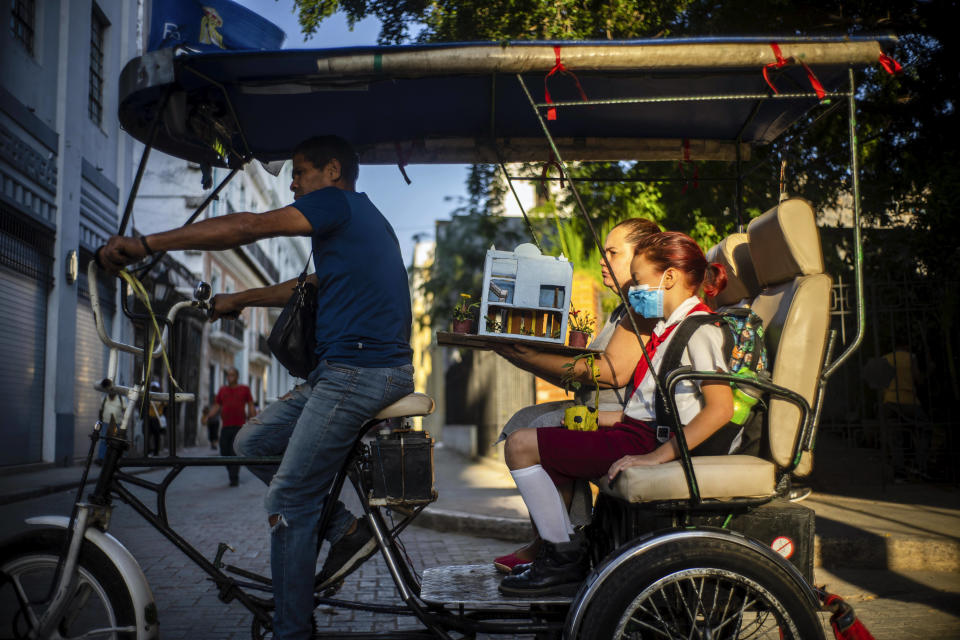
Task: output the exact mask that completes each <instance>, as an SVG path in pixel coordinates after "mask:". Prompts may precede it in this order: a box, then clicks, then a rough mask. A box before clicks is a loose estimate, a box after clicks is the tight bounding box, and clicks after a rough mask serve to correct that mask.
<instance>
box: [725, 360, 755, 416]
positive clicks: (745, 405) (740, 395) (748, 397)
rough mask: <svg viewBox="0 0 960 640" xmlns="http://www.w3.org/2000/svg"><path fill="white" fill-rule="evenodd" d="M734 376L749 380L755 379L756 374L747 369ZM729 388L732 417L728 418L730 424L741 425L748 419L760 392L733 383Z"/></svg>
mask: <svg viewBox="0 0 960 640" xmlns="http://www.w3.org/2000/svg"><path fill="white" fill-rule="evenodd" d="M734 375H737V376H740V377H741V378H747V379H751V380H756V378H757V374H756V373H754V372H753V371H750V370H749V369H747V370H745V371H743V372H739V371H738V372H737V373H736V374H734ZM730 386H731V387H733V417H732V418H730V422H732V423H734V424H740V425H742V424H743V423H744V422H746V421H747V418H749V417H750V411H751V410H752V409H753V405H755V404H757V400H759V399H760V394H761V391H760V390H759V389H757V388H756V387H753V386H750V385H742V386H739V385H737V384H736V383H735V382H731V383H730Z"/></svg>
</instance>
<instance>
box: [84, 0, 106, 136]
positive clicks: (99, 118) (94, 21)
mask: <svg viewBox="0 0 960 640" xmlns="http://www.w3.org/2000/svg"><path fill="white" fill-rule="evenodd" d="M109 24H110V23H109V22H107V19H106V18H105V17H104V15H103V14H102V13H100V10H99V9H97V6H96V5H94V7H93V13H92V14H91V16H90V95H89V99H88V102H89V111H90V119H91V120H93V122H94V123H95V124H97V125H99V124H101V123H102V122H103V42H104V34H106V32H107V26H109Z"/></svg>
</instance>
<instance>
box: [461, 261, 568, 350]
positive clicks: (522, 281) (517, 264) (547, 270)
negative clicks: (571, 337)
mask: <svg viewBox="0 0 960 640" xmlns="http://www.w3.org/2000/svg"><path fill="white" fill-rule="evenodd" d="M572 288H573V265H572V264H570V261H569V260H567V259H566V258H565V257H563V256H560V257H557V258H554V257H552V256H545V255H542V254H541V253H540V250H539V249H537V247H536V246H535V245H532V244H521V245H520V246H518V247H517V248H516V249H514V250H513V251H497V250H496V249H495V248H493V247H491V248H490V249H489V250H488V251H487V257H486V260H485V261H484V264H483V288H482V289H481V294H480V296H481V298H480V323H479V324H480V326H479V328H478V330H477V333H478V335H482V336H502V337H508V336H516V337H522V338H523V339H525V340H540V341H543V342H555V343H558V344H563V343H564V340H565V339H566V336H567V316H568V313H569V309H570V295H571V293H572Z"/></svg>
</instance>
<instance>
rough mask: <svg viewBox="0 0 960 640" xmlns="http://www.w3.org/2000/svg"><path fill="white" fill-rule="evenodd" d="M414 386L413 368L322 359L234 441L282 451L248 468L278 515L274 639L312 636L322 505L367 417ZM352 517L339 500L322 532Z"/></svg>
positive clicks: (255, 450)
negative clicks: (273, 462) (272, 462)
mask: <svg viewBox="0 0 960 640" xmlns="http://www.w3.org/2000/svg"><path fill="white" fill-rule="evenodd" d="M412 391H413V366H412V365H406V366H402V367H395V368H384V369H375V368H365V367H354V366H350V365H346V364H341V363H337V362H329V361H326V360H325V361H323V362H321V363H320V364H319V365H318V366H317V368H316V369H315V370H314V371H313V373H311V374H310V379H309V380H308V381H307V383H305V384H302V385H299V386H297V387H296V388H294V390H293V391H292V392H291V393H290V394H288V395H287V396H285V397H284V398H283V399H281V400H278V401H277V402H274V403H272V404H271V405H269V406H268V407H267V408H266V409H264V411H263V412H262V413H261V414H260V415H258V416H256V417H255V418H253V419H251V420H250V421H249V422H247V424H245V425H244V427H243V429H241V430H240V433H239V434H238V435H237V439H236V441H235V442H234V446H235V448H236V450H237V453H238V454H239V455H241V456H276V455H280V454H283V460H282V461H281V462H280V465H279V466H273V467H269V466H261V467H250V471H252V472H253V473H254V474H255V475H256V476H257V477H259V478H260V479H261V480H263V481H264V482H266V483H267V484H268V485H269V488H268V489H267V495H266V497H265V498H264V506H265V507H266V509H267V514H268V517H269V516H273V515H277V516H279V518H278V521H277V523H276V524H275V525H274V526H273V528H272V535H271V547H270V566H271V571H272V574H273V594H274V599H275V602H276V609H275V611H274V620H273V634H274V635H273V637H274V639H275V640H291V639H293V638H296V639H298V640H299V639H301V638H302V639H306V638H309V637H310V635H311V622H310V619H311V615H312V612H313V585H314V573H315V571H316V564H317V557H316V556H317V548H318V546H319V545H318V539H317V536H318V531H317V528H318V527H319V523H320V514H321V513H322V510H323V503H324V500H325V497H326V494H327V492H328V491H329V490H330V486H331V485H332V484H333V480H334V477H335V476H336V474H337V471H339V469H340V467H341V466H343V462H344V460H346V458H347V456H348V455H349V454H350V451H351V449H352V447H353V444H354V442H355V441H356V438H357V434H358V433H359V431H360V427H361V426H362V425H363V423H364V422H366V421H367V420H369V419H370V418H371V417H373V416H374V415H376V414H377V413H379V412H380V410H381V409H383V408H384V407H386V406H387V405H390V404H392V403H394V402H396V401H397V400H399V399H400V398H402V397H403V396H405V395H407V394H409V393H411V392H412ZM352 523H353V515H352V514H351V513H350V512H349V511H347V509H346V508H345V507H344V506H343V504H341V503H340V502H339V501H337V503H336V504H335V505H334V507H333V512H332V516H331V519H330V522H329V523H328V526H327V530H326V531H325V532H324V534H325V535H324V537H325V538H326V539H327V540H329V541H330V542H331V543H333V542H336V541H337V540H339V539H340V538H341V537H343V535H344V534H345V533H346V532H347V530H348V529H349V528H350V526H351V524H352Z"/></svg>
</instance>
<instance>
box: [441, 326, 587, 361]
mask: <svg viewBox="0 0 960 640" xmlns="http://www.w3.org/2000/svg"><path fill="white" fill-rule="evenodd" d="M437 344H439V345H441V346H444V347H466V348H468V349H485V350H487V349H493V348H494V347H495V346H497V345H502V344H516V345H522V346H524V347H530V348H531V349H536V350H538V351H543V352H545V353H557V354H560V355H562V356H576V355H580V354H582V353H602V351H598V350H596V349H581V348H580V347H571V346H569V345H566V344H558V343H556V342H540V341H539V340H524V339H523V338H518V337H516V336H503V337H499V336H478V335H474V334H472V333H451V332H449V331H437Z"/></svg>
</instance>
